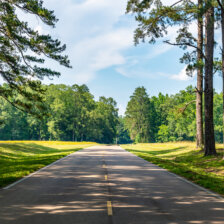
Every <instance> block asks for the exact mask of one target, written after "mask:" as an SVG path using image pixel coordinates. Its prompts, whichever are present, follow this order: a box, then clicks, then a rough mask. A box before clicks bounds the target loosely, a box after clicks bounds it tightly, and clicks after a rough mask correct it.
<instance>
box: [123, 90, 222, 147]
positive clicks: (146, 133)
mask: <svg viewBox="0 0 224 224" xmlns="http://www.w3.org/2000/svg"><path fill="white" fill-rule="evenodd" d="M196 97H197V96H196V91H195V88H194V87H193V86H188V87H187V88H186V89H185V90H181V91H180V92H178V93H176V94H174V95H168V94H165V95H164V94H162V93H159V94H158V96H152V97H150V96H149V95H148V94H147V90H146V89H145V88H144V87H138V88H136V89H135V91H134V93H133V95H132V96H131V97H130V100H129V102H128V105H127V109H126V112H125V116H124V118H123V119H124V124H125V128H126V129H127V130H128V133H129V135H130V138H131V140H132V141H133V142H136V143H140V142H142V143H144V142H169V141H195V140H196V134H197V127H196ZM222 106H223V104H222V93H216V92H215V93H214V124H215V139H216V141H217V142H222V141H223V132H222V128H223V124H222Z"/></svg>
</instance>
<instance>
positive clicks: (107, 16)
mask: <svg viewBox="0 0 224 224" xmlns="http://www.w3.org/2000/svg"><path fill="white" fill-rule="evenodd" d="M166 1H167V2H168V4H170V3H171V2H172V0H166ZM126 3H127V1H122V0H63V1H62V0H44V5H45V6H46V7H47V8H48V9H51V10H54V11H55V15H56V16H57V18H58V19H59V22H58V23H57V25H56V28H55V29H51V28H49V27H47V26H44V25H43V24H42V23H41V21H39V20H38V19H37V18H36V17H34V18H30V17H29V18H28V17H27V18H25V17H26V16H25V17H24V15H23V19H28V20H29V22H30V24H31V25H32V26H34V28H35V29H36V30H38V31H39V32H41V33H50V34H51V35H52V36H53V37H55V38H59V39H60V40H61V41H62V42H63V43H65V44H66V45H67V50H66V54H68V55H69V58H70V60H71V64H72V66H73V69H67V68H63V67H61V66H59V65H57V64H56V63H55V62H52V61H47V66H48V67H51V68H54V69H56V70H58V71H60V72H61V74H62V75H61V77H60V78H55V79H54V81H49V80H45V83H55V84H57V83H64V84H68V85H72V84H75V83H78V84H84V83H85V84H87V85H88V87H89V88H90V91H91V93H92V94H93V95H94V96H95V98H96V99H98V97H99V96H107V97H109V96H111V97H113V98H114V99H115V100H116V101H117V103H118V107H119V109H120V114H123V113H124V111H125V108H126V105H127V102H128V100H129V97H130V95H131V94H132V93H133V91H134V89H135V88H136V87H138V86H144V87H146V88H147V90H148V93H149V95H151V96H152V95H157V94H158V93H159V92H162V93H164V94H165V93H168V94H174V93H176V92H178V91H179V90H181V89H184V88H185V87H186V86H188V85H194V86H195V85H196V80H195V77H193V78H189V77H188V76H186V74H185V65H184V64H180V63H179V58H180V57H181V55H182V53H183V52H182V50H180V49H178V48H177V47H172V46H169V45H166V44H164V43H163V42H162V40H159V41H158V43H156V44H155V45H150V44H147V43H145V44H140V45H138V46H137V47H135V46H134V44H133V31H134V29H135V28H136V25H137V24H136V23H135V21H134V18H133V17H132V16H130V15H125V8H126ZM191 31H192V33H196V24H192V26H191ZM175 34H176V28H175V27H174V28H170V29H169V34H168V37H167V38H166V39H171V40H172V39H173V38H174V37H175ZM215 88H216V89H217V91H220V90H221V78H220V77H218V76H216V78H215Z"/></svg>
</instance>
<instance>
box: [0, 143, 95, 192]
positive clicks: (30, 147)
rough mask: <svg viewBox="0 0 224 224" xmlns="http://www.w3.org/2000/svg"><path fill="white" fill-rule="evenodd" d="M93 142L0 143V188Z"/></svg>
mask: <svg viewBox="0 0 224 224" xmlns="http://www.w3.org/2000/svg"><path fill="white" fill-rule="evenodd" d="M92 145H96V143H93V142H50V141H46V142H44V141H0V188H1V187H4V186H6V185H8V184H10V183H12V182H14V181H16V180H18V179H20V178H22V177H24V176H26V175H28V174H30V173H32V172H34V171H36V170H38V169H40V168H42V167H44V166H46V165H48V164H50V163H52V162H54V161H56V160H58V159H60V158H62V157H64V156H67V155H69V154H71V153H73V152H75V151H78V150H80V149H82V148H86V147H89V146H92Z"/></svg>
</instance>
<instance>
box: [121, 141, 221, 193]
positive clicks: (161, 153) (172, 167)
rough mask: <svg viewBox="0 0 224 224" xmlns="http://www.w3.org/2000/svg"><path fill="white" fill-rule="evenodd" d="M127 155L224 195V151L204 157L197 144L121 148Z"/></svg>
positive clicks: (218, 148)
mask: <svg viewBox="0 0 224 224" xmlns="http://www.w3.org/2000/svg"><path fill="white" fill-rule="evenodd" d="M121 146H122V147H123V148H124V149H126V150H127V151H129V152H131V153H133V154H135V155H137V156H139V157H141V158H143V159H145V160H147V161H149V162H152V163H154V164H157V165H159V166H161V167H163V168H165V169H167V170H169V171H171V172H174V173H176V174H178V175H181V176H183V177H185V178H187V179H189V180H191V181H193V182H195V183H197V184H199V185H201V186H204V187H206V188H209V189H210V190H212V191H215V192H217V193H219V194H222V195H224V159H223V158H224V157H223V154H224V150H223V145H222V144H217V146H216V148H217V152H218V155H217V156H208V157H204V156H203V152H202V151H200V150H198V149H196V148H195V143H194V142H169V143H141V144H129V145H121Z"/></svg>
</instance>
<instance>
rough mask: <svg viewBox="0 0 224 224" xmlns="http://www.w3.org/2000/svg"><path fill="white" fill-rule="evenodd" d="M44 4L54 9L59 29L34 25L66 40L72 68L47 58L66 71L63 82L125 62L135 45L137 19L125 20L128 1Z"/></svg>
mask: <svg viewBox="0 0 224 224" xmlns="http://www.w3.org/2000/svg"><path fill="white" fill-rule="evenodd" d="M44 4H45V7H46V8H49V9H52V10H54V11H55V14H56V16H57V17H58V18H59V22H58V23H57V24H56V29H49V28H48V27H46V26H44V25H41V26H40V24H39V23H38V24H36V25H35V27H36V29H37V30H38V31H41V32H43V31H44V32H45V31H46V29H47V30H48V31H49V32H50V34H51V35H52V36H53V37H55V38H58V39H60V40H61V41H62V42H63V43H66V45H67V50H66V54H68V56H69V58H70V61H71V64H72V66H73V69H72V70H68V69H65V68H63V67H60V66H57V65H55V63H54V62H50V61H49V62H48V65H49V66H51V67H52V66H53V68H54V69H57V70H59V71H60V72H61V73H62V74H63V76H62V77H63V80H62V78H61V81H62V82H63V83H71V82H76V83H84V82H85V83H86V82H89V81H91V80H93V79H94V78H96V76H97V74H98V72H100V71H101V70H103V69H106V68H110V67H112V66H118V65H122V64H125V63H126V61H127V59H126V57H125V55H124V51H125V50H127V49H129V48H131V47H133V31H134V25H133V21H134V19H130V20H127V21H126V20H124V17H125V16H124V14H125V7H126V2H125V1H120V0H113V1H112V0H110V1H109V0H108V1H105V0H78V1H72V0H63V1H61V0H45V1H44ZM64 74H66V75H64ZM56 82H57V81H56Z"/></svg>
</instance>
